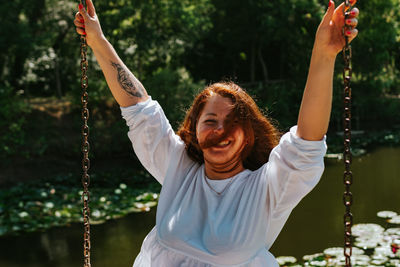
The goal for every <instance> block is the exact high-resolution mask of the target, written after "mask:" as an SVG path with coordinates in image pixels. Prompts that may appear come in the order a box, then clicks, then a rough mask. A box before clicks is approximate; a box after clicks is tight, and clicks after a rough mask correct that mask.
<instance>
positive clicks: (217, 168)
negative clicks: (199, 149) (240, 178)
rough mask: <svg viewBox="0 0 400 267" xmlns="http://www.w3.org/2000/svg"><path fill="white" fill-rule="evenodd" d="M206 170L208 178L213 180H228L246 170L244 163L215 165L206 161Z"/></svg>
mask: <svg viewBox="0 0 400 267" xmlns="http://www.w3.org/2000/svg"><path fill="white" fill-rule="evenodd" d="M204 168H205V173H206V176H207V177H208V178H209V179H212V180H223V179H227V178H230V177H233V176H235V175H236V174H238V173H240V172H242V171H244V170H245V169H244V167H243V163H242V161H237V162H232V163H226V164H213V163H210V162H208V161H205V162H204Z"/></svg>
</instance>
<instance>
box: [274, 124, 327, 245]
mask: <svg viewBox="0 0 400 267" xmlns="http://www.w3.org/2000/svg"><path fill="white" fill-rule="evenodd" d="M296 130H297V126H294V127H292V128H291V129H290V132H288V133H286V134H285V135H283V136H282V138H281V140H280V142H279V145H278V146H276V147H275V148H274V149H273V150H272V152H271V154H270V158H269V162H268V164H267V169H266V179H267V198H266V199H267V203H266V205H267V212H268V213H269V214H270V216H271V224H270V229H269V232H270V235H269V236H270V238H271V239H270V240H269V242H268V243H271V241H272V243H273V241H274V240H275V238H276V236H277V235H278V233H279V232H280V231H281V229H282V227H283V225H284V223H285V222H286V220H287V218H288V217H289V215H290V213H291V211H292V210H293V208H294V207H295V206H296V205H297V204H298V203H299V202H300V200H301V199H302V198H303V197H304V196H306V195H307V194H308V193H309V192H310V191H311V190H312V189H313V188H314V187H315V185H316V184H317V183H318V182H319V180H320V178H321V175H322V173H323V171H324V155H325V153H326V149H327V146H326V142H325V140H326V137H324V138H323V139H322V140H320V141H307V140H304V139H301V138H300V137H298V136H297V135H296ZM272 243H271V244H272Z"/></svg>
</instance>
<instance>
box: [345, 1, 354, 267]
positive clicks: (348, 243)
mask: <svg viewBox="0 0 400 267" xmlns="http://www.w3.org/2000/svg"><path fill="white" fill-rule="evenodd" d="M351 9H352V5H351V3H350V1H349V0H345V6H344V9H343V12H344V17H345V18H344V19H345V21H346V20H347V19H348V18H349V16H350V12H351ZM346 27H347V26H346V24H345V26H343V36H344V37H345V41H346V44H345V46H344V48H343V59H344V68H343V86H344V91H343V93H344V94H343V106H344V113H343V128H344V135H343V137H344V151H343V162H344V168H345V170H344V173H343V183H344V187H345V191H344V193H343V204H344V206H345V209H346V210H345V214H344V217H343V222H344V252H343V253H344V256H345V266H346V267H351V255H352V234H351V227H352V225H353V214H352V213H351V212H350V207H351V205H352V203H353V195H352V193H351V192H350V185H351V184H352V183H353V173H352V172H351V170H350V165H351V161H352V154H351V151H350V142H351V88H350V80H351V75H352V69H351V46H350V44H349V37H348V36H347V35H345V31H346V30H347V29H346Z"/></svg>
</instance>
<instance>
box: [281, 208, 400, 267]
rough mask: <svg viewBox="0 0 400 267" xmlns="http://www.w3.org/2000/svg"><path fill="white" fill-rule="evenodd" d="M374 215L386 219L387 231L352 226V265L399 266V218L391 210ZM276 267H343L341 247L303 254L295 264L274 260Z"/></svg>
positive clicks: (369, 225) (366, 225)
mask: <svg viewBox="0 0 400 267" xmlns="http://www.w3.org/2000/svg"><path fill="white" fill-rule="evenodd" d="M377 216H378V217H380V218H383V219H386V222H387V225H388V228H387V229H385V228H384V227H382V226H380V225H378V224H372V223H364V224H355V225H354V226H353V227H352V234H353V236H354V237H355V240H354V247H353V250H352V257H351V262H352V266H385V267H400V227H393V226H395V225H396V224H400V220H399V217H400V216H399V215H397V213H396V212H393V211H380V212H378V213H377ZM277 260H278V263H279V265H280V266H291V267H293V266H344V265H345V257H344V256H343V247H332V248H327V249H325V250H324V251H323V252H322V253H316V254H312V255H305V256H304V257H303V259H302V260H303V262H301V263H299V262H297V260H296V259H295V258H294V257H288V256H284V257H277Z"/></svg>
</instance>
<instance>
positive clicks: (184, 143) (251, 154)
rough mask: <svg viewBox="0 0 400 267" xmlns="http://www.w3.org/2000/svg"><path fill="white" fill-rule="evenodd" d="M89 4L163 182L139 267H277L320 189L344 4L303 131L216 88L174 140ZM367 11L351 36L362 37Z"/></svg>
mask: <svg viewBox="0 0 400 267" xmlns="http://www.w3.org/2000/svg"><path fill="white" fill-rule="evenodd" d="M87 7H88V9H87V11H86V10H85V9H84V8H83V7H82V6H81V5H80V6H79V12H78V13H77V14H76V16H75V20H74V24H75V25H76V27H77V29H76V30H77V32H78V33H79V34H81V35H86V37H87V43H88V45H89V46H90V47H91V48H92V50H93V52H94V54H95V56H96V58H97V61H98V63H99V64H100V66H101V68H102V70H103V73H104V76H105V77H106V80H107V83H108V85H109V87H110V89H111V91H112V93H113V95H114V97H115V99H116V101H117V102H118V103H119V105H120V106H121V111H122V115H123V117H124V118H125V119H126V121H127V125H128V126H129V133H128V136H129V138H130V139H131V141H132V144H133V147H134V150H135V152H136V154H137V156H138V158H139V159H140V161H141V162H142V164H143V165H144V166H145V168H146V169H147V170H148V171H149V172H150V173H151V174H152V175H153V176H154V177H155V178H156V179H157V180H158V181H159V182H160V183H161V184H162V190H161V194H160V200H159V205H158V208H157V218H156V226H155V227H154V228H153V230H152V231H151V232H150V233H149V234H148V235H147V237H146V238H145V240H144V242H143V244H142V248H141V252H140V254H139V255H138V257H137V258H136V260H135V263H134V266H135V267H147V266H157V267H163V266H165V267H167V266H168V267H171V266H172V267H174V266H189V267H194V266H196V267H205V266H241V267H245V266H246V267H259V266H278V264H277V262H276V260H275V258H274V257H273V255H272V254H271V253H270V252H269V251H268V249H269V248H270V247H271V246H272V244H273V242H274V241H275V239H276V237H277V236H278V234H279V232H280V231H281V229H282V227H283V225H284V223H285V222H286V220H287V218H288V216H289V215H290V212H291V211H292V209H293V208H294V207H295V206H296V205H297V203H298V202H299V201H300V200H301V199H302V198H303V197H304V196H305V195H306V194H307V193H308V192H310V191H311V189H312V188H313V187H314V186H315V185H316V184H317V182H318V181H319V179H320V177H321V175H322V172H323V169H324V163H323V156H324V154H325V152H326V144H325V133H326V131H327V128H328V123H329V117H330V111H331V102H332V79H333V69H334V64H335V58H336V55H337V54H338V53H339V52H340V51H341V49H342V47H343V46H344V38H343V36H342V33H341V31H342V26H343V23H344V22H343V20H344V18H343V14H342V9H343V4H342V5H341V6H339V7H338V8H337V9H336V10H335V8H334V3H333V1H330V2H329V7H328V10H327V12H326V14H325V16H324V18H323V19H322V22H321V24H320V26H319V28H318V30H317V34H316V39H315V43H314V48H313V52H312V56H311V63H310V69H309V75H308V79H307V83H306V88H305V91H304V95H303V100H302V103H301V107H300V112H299V117H298V122H297V126H294V127H292V128H291V129H290V132H288V133H286V134H285V135H283V136H282V138H281V139H280V141H279V144H278V133H277V131H276V130H275V129H274V127H273V126H272V125H271V123H270V122H269V121H268V120H267V119H266V118H265V117H263V116H262V114H261V112H260V111H259V109H258V108H257V106H256V104H255V103H254V101H253V100H252V99H251V97H250V96H248V95H247V93H245V92H244V90H243V89H241V88H240V87H239V86H237V85H236V84H233V83H217V84H213V85H210V86H208V87H207V88H206V89H204V90H203V91H202V92H201V93H200V94H199V95H198V96H197V97H196V99H195V101H194V103H193V105H192V107H191V109H190V110H189V111H188V113H187V115H186V118H185V120H184V122H183V124H182V126H181V128H180V130H179V131H178V134H175V133H174V132H173V130H172V128H171V126H170V124H169V122H168V120H167V119H166V118H165V116H164V113H163V111H162V109H161V107H160V106H159V105H158V103H157V102H156V101H153V100H152V99H151V97H150V96H149V95H148V94H147V92H146V90H145V89H144V88H143V86H142V84H141V83H140V82H139V81H138V80H137V79H136V78H135V76H134V75H133V74H132V73H131V72H130V71H129V70H128V69H127V67H126V66H125V65H124V63H123V62H122V61H121V59H120V58H119V57H118V55H117V54H116V52H115V50H114V49H113V47H112V46H111V44H110V43H109V42H108V41H107V40H106V38H105V37H104V35H103V33H102V30H101V27H100V23H99V20H98V18H97V16H96V12H95V8H94V6H93V4H92V2H91V1H90V0H87ZM357 16H358V9H356V8H355V9H353V11H352V13H351V18H350V19H348V20H347V21H346V24H347V25H348V26H349V27H348V30H346V31H345V34H346V35H347V36H348V37H349V39H350V40H352V39H354V37H355V36H356V35H357V30H356V29H355V28H354V27H355V26H356V25H357V19H356V18H357Z"/></svg>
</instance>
